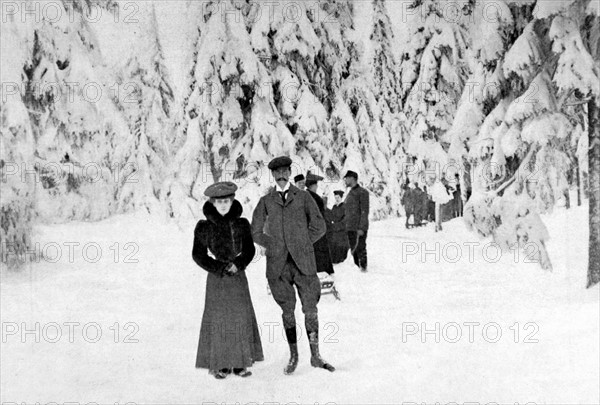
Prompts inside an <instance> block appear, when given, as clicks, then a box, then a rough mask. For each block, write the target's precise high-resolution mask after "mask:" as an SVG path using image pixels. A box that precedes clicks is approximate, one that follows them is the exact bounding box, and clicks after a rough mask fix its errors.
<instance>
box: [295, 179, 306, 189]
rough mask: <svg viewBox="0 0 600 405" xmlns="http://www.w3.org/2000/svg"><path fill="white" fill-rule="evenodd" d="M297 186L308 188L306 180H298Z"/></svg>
mask: <svg viewBox="0 0 600 405" xmlns="http://www.w3.org/2000/svg"><path fill="white" fill-rule="evenodd" d="M296 187H298V188H299V189H300V190H304V189H305V188H306V180H299V181H297V182H296Z"/></svg>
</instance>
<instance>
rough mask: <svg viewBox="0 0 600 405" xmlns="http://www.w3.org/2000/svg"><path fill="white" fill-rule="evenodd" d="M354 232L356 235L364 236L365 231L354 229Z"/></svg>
mask: <svg viewBox="0 0 600 405" xmlns="http://www.w3.org/2000/svg"><path fill="white" fill-rule="evenodd" d="M356 234H357V235H358V236H364V235H365V231H363V230H362V229H359V230H358V231H356Z"/></svg>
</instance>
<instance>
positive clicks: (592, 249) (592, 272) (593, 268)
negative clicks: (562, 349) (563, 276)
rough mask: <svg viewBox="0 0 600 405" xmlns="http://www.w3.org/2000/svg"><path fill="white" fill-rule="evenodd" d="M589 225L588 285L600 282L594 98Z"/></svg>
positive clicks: (599, 151)
mask: <svg viewBox="0 0 600 405" xmlns="http://www.w3.org/2000/svg"><path fill="white" fill-rule="evenodd" d="M588 137H589V150H588V160H589V174H588V176H589V177H588V178H589V183H588V184H589V203H590V210H589V225H590V243H589V247H588V249H589V255H588V284H587V287H588V288H589V287H592V286H594V285H596V284H598V282H600V186H599V185H600V119H599V113H598V105H597V104H596V99H595V98H594V97H592V98H591V100H590V101H589V102H588Z"/></svg>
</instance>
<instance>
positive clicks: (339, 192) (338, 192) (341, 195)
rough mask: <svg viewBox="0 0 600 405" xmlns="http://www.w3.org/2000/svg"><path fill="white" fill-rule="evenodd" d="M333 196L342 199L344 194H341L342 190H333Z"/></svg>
mask: <svg viewBox="0 0 600 405" xmlns="http://www.w3.org/2000/svg"><path fill="white" fill-rule="evenodd" d="M333 194H335V195H339V196H340V197H343V196H344V192H343V191H342V190H335V191H334V192H333Z"/></svg>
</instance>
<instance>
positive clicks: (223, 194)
mask: <svg viewBox="0 0 600 405" xmlns="http://www.w3.org/2000/svg"><path fill="white" fill-rule="evenodd" d="M237 188H238V187H237V186H236V185H235V183H232V182H230V181H221V182H218V183H215V184H211V185H210V186H208V188H207V189H206V190H205V191H204V195H205V196H207V197H210V198H227V197H233V196H234V195H235V191H236V190H237Z"/></svg>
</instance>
